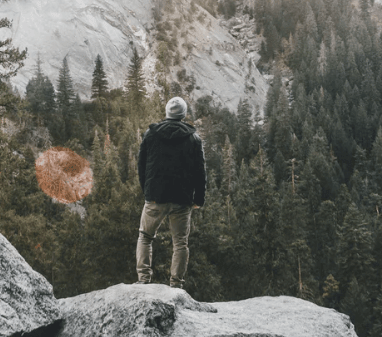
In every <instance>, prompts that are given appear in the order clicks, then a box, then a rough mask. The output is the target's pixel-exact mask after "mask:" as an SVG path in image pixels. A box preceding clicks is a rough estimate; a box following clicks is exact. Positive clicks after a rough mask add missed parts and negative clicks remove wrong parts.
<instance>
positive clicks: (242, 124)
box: [236, 99, 254, 165]
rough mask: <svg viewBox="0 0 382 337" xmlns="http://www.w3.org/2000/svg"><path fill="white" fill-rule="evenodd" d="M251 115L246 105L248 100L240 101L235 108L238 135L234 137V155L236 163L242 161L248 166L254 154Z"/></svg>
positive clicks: (249, 108)
mask: <svg viewBox="0 0 382 337" xmlns="http://www.w3.org/2000/svg"><path fill="white" fill-rule="evenodd" d="M251 118H252V113H251V107H250V106H249V104H248V99H244V100H243V101H242V100H241V99H240V102H239V105H238V108H237V119H238V133H237V136H236V153H237V160H238V163H241V160H242V159H244V160H245V163H246V164H247V165H248V164H249V160H250V158H251V156H252V154H253V152H254V148H253V144H252V120H251Z"/></svg>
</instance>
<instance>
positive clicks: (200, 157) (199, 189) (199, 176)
mask: <svg viewBox="0 0 382 337" xmlns="http://www.w3.org/2000/svg"><path fill="white" fill-rule="evenodd" d="M194 138H195V140H196V154H195V175H194V186H195V194H194V203H195V204H196V205H198V206H203V205H204V198H205V193H206V183H207V174H206V167H205V160H204V150H203V144H202V140H201V139H200V137H199V135H198V134H196V133H194Z"/></svg>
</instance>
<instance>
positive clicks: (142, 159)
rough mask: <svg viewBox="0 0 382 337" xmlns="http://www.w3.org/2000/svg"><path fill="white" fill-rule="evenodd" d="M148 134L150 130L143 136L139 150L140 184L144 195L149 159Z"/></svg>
mask: <svg viewBox="0 0 382 337" xmlns="http://www.w3.org/2000/svg"><path fill="white" fill-rule="evenodd" d="M147 133H148V130H147V131H146V132H145V134H144V135H143V140H142V143H141V146H140V148H139V155H138V175H139V183H140V185H141V188H142V191H143V193H145V179H146V159H147V149H146V135H147Z"/></svg>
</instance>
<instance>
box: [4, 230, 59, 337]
mask: <svg viewBox="0 0 382 337" xmlns="http://www.w3.org/2000/svg"><path fill="white" fill-rule="evenodd" d="M60 318H61V313H60V309H59V303H58V301H57V300H56V298H55V297H54V295H53V288H52V286H51V284H50V283H49V282H48V281H47V280H46V279H45V278H44V277H43V276H42V275H41V274H39V273H38V272H36V271H34V270H33V269H32V268H31V267H30V266H29V264H28V263H27V262H26V261H25V260H24V258H23V257H22V256H21V255H20V254H19V253H18V251H17V250H16V248H14V247H13V246H12V245H11V244H10V243H9V241H8V240H7V239H6V238H5V237H4V236H3V235H1V234H0V336H1V337H4V336H11V335H15V336H17V335H18V334H22V333H29V332H31V331H34V330H36V329H40V330H41V328H45V327H47V326H49V325H52V324H55V323H56V322H58V321H59V320H60Z"/></svg>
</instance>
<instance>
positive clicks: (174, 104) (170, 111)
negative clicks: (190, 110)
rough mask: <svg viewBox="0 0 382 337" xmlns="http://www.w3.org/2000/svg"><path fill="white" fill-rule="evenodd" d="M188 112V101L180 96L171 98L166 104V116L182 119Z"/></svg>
mask: <svg viewBox="0 0 382 337" xmlns="http://www.w3.org/2000/svg"><path fill="white" fill-rule="evenodd" d="M186 114H187V103H186V102H185V101H184V100H183V98H180V97H173V98H171V99H170V100H169V101H168V102H167V104H166V118H170V119H182V118H184V117H186Z"/></svg>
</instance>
